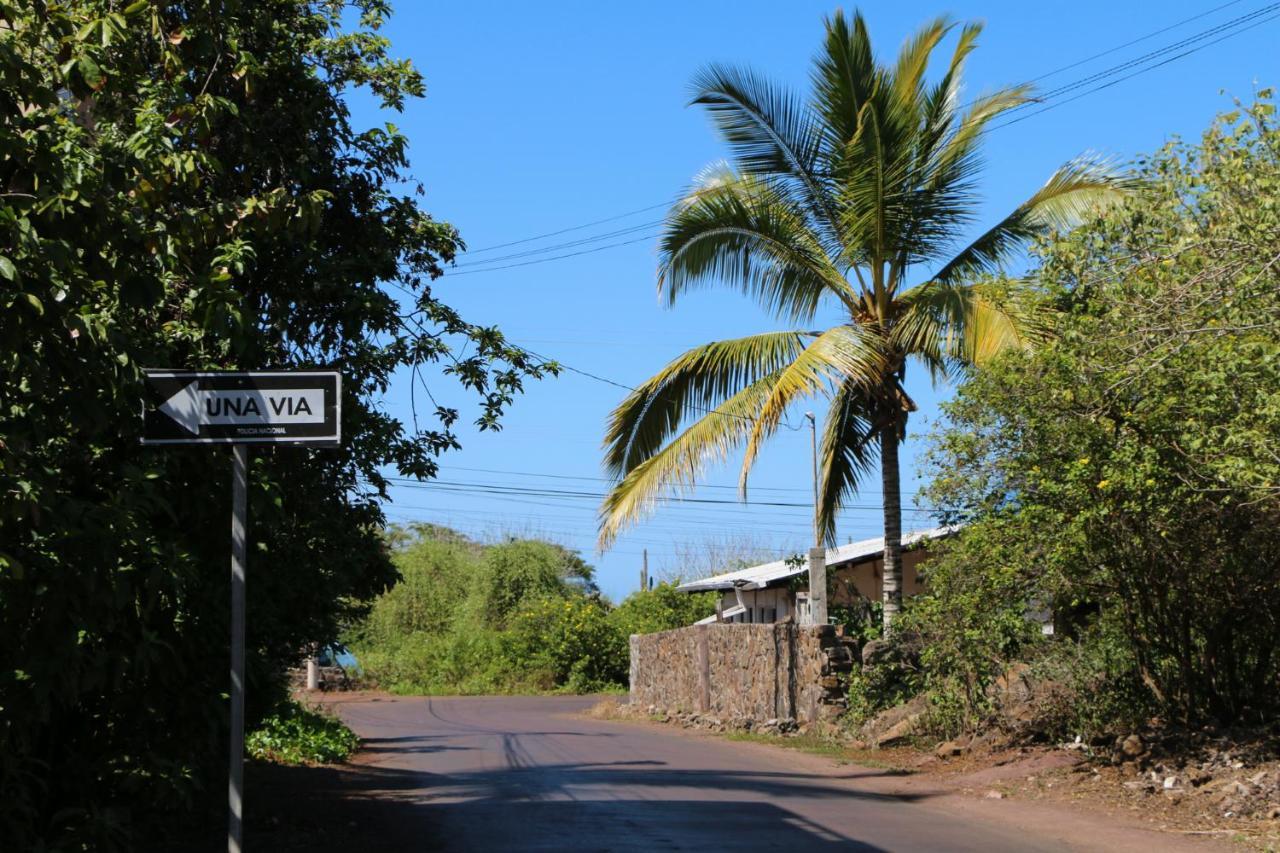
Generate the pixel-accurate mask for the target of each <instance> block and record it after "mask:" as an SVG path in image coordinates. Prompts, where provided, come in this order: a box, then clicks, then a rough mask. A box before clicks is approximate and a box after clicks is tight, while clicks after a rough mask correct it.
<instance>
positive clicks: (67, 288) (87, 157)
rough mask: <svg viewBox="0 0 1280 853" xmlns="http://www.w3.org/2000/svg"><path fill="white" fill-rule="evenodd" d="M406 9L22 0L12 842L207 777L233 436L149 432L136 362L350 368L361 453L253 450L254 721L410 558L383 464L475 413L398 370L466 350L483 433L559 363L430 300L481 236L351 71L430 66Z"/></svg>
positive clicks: (201, 792)
mask: <svg viewBox="0 0 1280 853" xmlns="http://www.w3.org/2000/svg"><path fill="white" fill-rule="evenodd" d="M350 6H354V7H355V9H356V10H358V14H355V15H350V14H347V9H348V7H350ZM386 14H387V5H386V4H385V3H384V2H381V0H357V2H355V3H354V4H349V3H336V2H330V0H265V1H264V2H255V3H245V2H239V0H225V2H224V0H173V2H163V3H161V2H139V3H131V4H128V5H126V4H123V3H117V2H108V0H74V2H67V3H57V4H49V3H43V2H35V0H16V2H8V3H2V4H0V19H3V20H2V21H0V113H2V114H3V119H2V120H0V186H3V187H4V192H3V195H2V196H0V401H2V403H0V494H3V495H4V499H3V501H2V502H0V836H2V837H4V839H5V845H6V846H7V847H11V848H13V849H31V848H32V847H34V846H36V845H37V844H44V845H46V846H52V847H55V848H76V849H78V848H81V847H85V848H92V849H110V848H112V847H115V846H128V841H127V839H128V838H129V833H130V832H131V831H135V832H136V833H137V834H141V835H144V836H145V835H147V834H148V826H149V824H148V821H150V819H151V818H152V817H153V816H154V815H156V814H157V813H161V812H168V813H176V812H181V811H183V810H186V809H189V808H191V807H192V806H193V805H194V804H195V803H197V802H200V803H212V802H215V801H216V798H213V797H209V796H207V792H208V790H214V789H216V788H217V786H218V784H220V783H218V782H217V779H218V777H219V774H220V773H221V772H223V769H224V768H223V766H222V759H223V751H224V749H225V739H226V728H227V721H226V701H225V699H223V698H222V695H223V694H224V693H225V691H226V676H225V673H226V666H225V657H224V655H225V649H226V645H227V635H228V621H229V620H228V615H227V609H228V608H227V600H228V593H227V583H228V581H227V567H226V560H227V519H226V516H227V511H228V502H229V495H228V488H227V478H228V461H227V458H226V455H225V453H222V452H217V451H215V450H212V449H206V450H185V451H184V450H167V449H152V448H143V447H141V446H140V445H139V440H138V439H139V430H140V427H141V419H140V418H139V417H138V409H139V400H141V399H142V396H143V375H142V368H143V366H155V367H158V366H168V367H174V368H209V369H217V368H247V369H251V368H261V367H267V366H271V367H308V366H311V367H314V366H326V367H332V368H335V369H338V370H340V371H341V372H342V374H343V376H344V383H343V389H344V394H345V397H344V400H343V415H344V419H343V424H342V432H343V436H344V443H343V446H342V448H340V449H336V450H325V451H311V450H306V449H300V448H289V447H279V448H262V449H258V450H255V451H254V453H253V460H252V474H251V488H250V496H249V502H250V537H251V551H250V559H249V576H250V581H249V590H250V593H249V602H248V606H249V613H248V624H249V625H250V626H251V627H250V632H249V642H250V643H251V646H250V649H249V654H248V660H249V662H250V671H249V673H248V696H249V701H250V707H249V709H248V711H249V715H250V717H251V719H252V718H254V717H256V716H260V715H261V714H262V713H264V712H265V711H266V710H268V709H269V708H270V707H271V703H272V701H274V699H275V698H276V696H277V691H278V686H279V684H280V681H279V679H280V673H281V671H282V669H283V668H284V666H285V665H286V664H287V663H289V662H290V661H291V660H292V659H294V658H296V656H297V655H298V652H299V650H300V649H303V648H305V647H307V646H308V645H310V644H312V643H324V642H328V641H331V640H333V639H334V637H335V636H336V634H337V633H338V631H339V629H340V626H341V625H342V624H343V623H345V622H347V621H349V620H351V619H354V618H356V617H357V616H358V615H359V614H360V607H359V606H358V605H357V604H356V602H360V601H363V600H367V599H368V598H369V597H371V596H372V595H374V594H375V593H376V592H377V591H378V590H380V589H382V588H384V587H386V586H387V585H389V584H390V583H391V582H392V581H393V580H394V572H393V569H392V567H391V564H390V562H389V560H388V558H387V554H386V553H385V551H384V549H383V548H382V547H381V543H380V540H379V534H378V531H379V530H380V528H381V523H382V513H381V511H380V509H379V502H380V498H381V497H382V496H384V495H385V484H386V481H385V479H384V476H385V473H386V472H388V471H395V472H397V473H398V474H400V475H404V476H415V477H427V476H431V475H432V474H433V473H434V472H435V470H436V457H437V456H438V455H439V454H440V453H442V452H445V451H448V450H450V449H452V448H454V447H456V446H457V439H456V436H455V435H454V434H453V432H452V431H451V425H452V424H453V423H454V422H455V421H456V419H457V418H458V417H459V416H460V415H459V413H458V412H457V411H454V410H450V409H439V410H437V411H436V412H435V413H434V415H435V416H434V417H430V413H428V418H427V419H426V421H425V422H424V423H423V425H422V427H421V428H420V427H418V426H417V424H416V423H415V425H414V426H413V427H409V426H407V425H405V424H403V423H401V422H399V421H398V420H396V419H394V418H392V417H390V416H388V415H387V414H386V413H385V412H384V411H383V409H382V408H381V407H380V406H379V404H378V401H379V399H380V398H381V396H382V394H383V392H384V391H385V390H386V388H387V386H388V383H389V382H390V381H391V380H392V377H393V376H395V375H396V374H397V373H398V372H400V371H401V370H402V369H403V370H409V369H411V368H414V367H415V366H416V365H422V364H433V363H436V362H439V361H444V362H446V363H447V364H448V365H449V367H448V372H449V373H451V374H452V376H453V379H454V380H456V381H458V382H460V383H461V384H462V385H464V386H465V387H467V388H469V389H470V390H471V391H472V392H474V393H475V395H476V396H477V400H478V404H479V408H480V413H479V423H480V425H481V426H482V427H485V428H487V427H490V426H493V425H495V424H496V422H497V419H498V417H499V416H500V414H501V412H502V411H503V409H504V407H505V406H506V405H507V404H508V403H509V402H510V401H511V400H512V399H513V397H514V395H515V394H516V393H517V392H518V391H519V390H520V388H521V385H522V381H523V380H524V379H525V378H526V377H529V376H536V375H539V374H540V373H541V371H542V367H541V366H540V365H539V364H537V363H533V362H530V361H529V360H528V357H527V356H526V355H525V354H524V353H523V351H521V350H518V349H515V348H513V347H509V346H507V345H506V344H505V343H504V341H503V339H502V336H501V335H500V334H499V333H498V332H497V331H496V330H493V329H481V328H476V327H473V326H471V325H470V324H468V323H466V322H465V321H464V320H463V319H462V318H461V317H459V316H458V315H457V314H456V313H455V312H454V311H452V310H451V309H450V308H449V307H448V306H447V305H444V304H443V303H441V302H439V301H438V300H437V299H436V297H435V296H434V294H433V291H432V289H431V286H430V282H431V280H432V279H433V278H435V277H436V276H438V275H439V274H440V272H441V268H442V264H444V263H447V262H449V261H450V260H451V259H452V257H453V255H454V252H455V251H456V249H457V247H458V245H459V243H458V236H457V234H456V233H455V231H454V229H453V228H451V227H450V226H449V225H447V224H444V223H441V222H437V221H435V220H433V219H432V218H431V217H430V216H428V215H427V214H426V213H425V212H423V211H422V210H421V209H420V208H419V207H418V203H417V200H416V198H415V196H414V195H413V194H411V193H412V192H413V190H412V187H413V186H414V185H413V183H412V181H411V180H410V175H409V172H408V163H407V161H406V159H405V152H406V148H407V140H406V139H405V138H404V137H403V136H402V135H401V134H400V133H399V132H398V131H397V130H396V129H395V128H394V127H393V126H391V125H386V126H384V127H374V128H362V127H355V126H353V125H352V122H351V114H350V112H349V109H348V107H347V103H348V99H349V97H351V96H352V95H353V94H354V93H355V92H356V90H358V89H362V88H363V89H367V90H368V91H371V92H372V93H373V95H374V96H375V97H376V98H377V99H378V100H379V101H380V102H381V103H382V105H384V106H385V107H389V108H393V109H398V108H400V107H402V106H403V105H404V104H405V103H406V102H407V101H408V99H410V98H416V97H419V96H420V95H421V94H422V91H423V84H422V80H421V78H420V77H419V75H418V73H417V72H416V71H414V70H413V69H412V68H411V67H410V66H409V65H408V64H407V63H405V62H401V61H398V60H395V59H393V58H391V57H390V56H389V55H388V43H387V40H386V39H385V37H384V36H383V35H382V34H381V33H380V27H381V25H382V24H383V22H384V19H385V17H386ZM405 187H409V188H410V189H409V190H408V191H407V192H408V193H410V194H406V190H404V189H403V188H405ZM387 284H391V285H394V286H395V287H398V288H401V289H402V290H403V291H405V292H406V293H408V294H409V297H408V298H409V299H410V300H411V302H412V304H410V305H408V306H407V307H402V306H401V304H400V303H399V301H398V300H397V298H393V297H392V296H390V295H389V294H388V292H387V291H386V290H385V286H386V285H387ZM464 342H465V343H467V344H468V346H467V347H466V348H465V352H466V354H465V355H451V353H454V352H455V351H456V352H462V350H463V348H462V347H461V346H460V345H461V344H463V343H464ZM451 381H453V380H451ZM366 484H367V485H366ZM220 649H221V650H224V651H223V652H222V653H221V654H220V653H219V651H218V650H220ZM121 839H125V840H123V841H122V840H121Z"/></svg>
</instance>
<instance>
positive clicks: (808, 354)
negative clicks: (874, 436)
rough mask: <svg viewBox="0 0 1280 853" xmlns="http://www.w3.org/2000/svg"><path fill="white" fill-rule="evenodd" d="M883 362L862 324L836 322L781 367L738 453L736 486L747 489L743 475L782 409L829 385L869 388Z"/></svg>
mask: <svg viewBox="0 0 1280 853" xmlns="http://www.w3.org/2000/svg"><path fill="white" fill-rule="evenodd" d="M886 364H887V360H886V357H885V352H884V347H883V340H882V338H881V337H880V336H879V335H877V334H874V333H870V332H868V331H867V330H865V329H863V328H862V327H861V326H856V325H841V326H835V327H834V328H831V329H828V330H827V331H825V332H823V333H822V334H821V335H818V336H817V337H816V338H814V339H813V341H812V342H810V344H809V345H808V346H807V347H805V349H804V351H803V352H801V353H800V354H799V355H797V356H796V358H795V360H794V361H792V362H791V363H790V364H788V365H787V366H786V367H784V368H783V369H782V370H780V371H779V372H778V374H777V379H776V380H775V381H774V382H773V385H772V387H771V388H770V389H769V394H768V397H767V398H766V399H765V400H764V402H763V403H762V404H761V407H760V414H759V416H758V417H757V418H756V421H755V425H754V426H753V427H752V429H751V435H750V438H748V440H747V446H746V449H745V450H744V452H743V455H742V470H741V473H740V474H739V480H738V485H739V488H740V489H741V493H742V495H743V496H744V497H745V496H746V493H747V477H748V475H749V474H750V471H751V467H752V465H754V464H755V460H756V457H757V456H758V455H759V452H760V448H761V446H762V445H763V443H764V442H765V440H767V439H768V438H769V437H770V436H771V435H773V433H774V432H775V431H776V430H777V428H778V424H779V423H780V422H781V420H782V417H783V415H784V414H786V411H787V408H788V407H789V406H790V405H791V404H792V403H794V402H796V401H797V400H800V399H802V398H804V397H811V396H814V395H816V394H819V393H822V392H824V391H826V390H828V389H829V388H831V387H834V386H843V385H848V384H860V385H862V386H863V387H865V388H873V387H875V386H877V385H879V384H880V382H881V380H882V378H883V377H884V374H885V370H886Z"/></svg>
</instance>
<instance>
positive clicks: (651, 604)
mask: <svg viewBox="0 0 1280 853" xmlns="http://www.w3.org/2000/svg"><path fill="white" fill-rule="evenodd" d="M716 598H717V594H716V593H713V592H700V593H694V594H693V595H690V594H688V593H684V592H679V591H678V590H676V585H675V584H673V583H665V582H664V583H660V584H658V585H657V586H655V587H654V588H653V589H645V590H638V591H636V592H633V593H631V595H629V596H627V597H626V599H624V600H623V602H622V603H621V604H619V605H618V606H617V607H616V608H614V610H613V611H612V612H611V613H610V614H609V619H610V620H611V621H612V622H613V624H614V625H616V626H617V628H618V631H619V632H620V633H621V634H622V636H623V637H630V636H631V635H632V634H653V633H655V632H657V631H669V630H671V629H672V628H683V627H685V626H686V625H692V624H693V623H694V622H697V621H698V620H699V619H702V618H704V617H707V616H710V615H711V614H712V613H715V612H716Z"/></svg>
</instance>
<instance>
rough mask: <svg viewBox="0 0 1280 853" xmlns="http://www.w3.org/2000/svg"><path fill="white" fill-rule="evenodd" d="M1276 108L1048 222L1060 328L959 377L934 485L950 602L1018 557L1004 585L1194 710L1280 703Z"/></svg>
mask: <svg viewBox="0 0 1280 853" xmlns="http://www.w3.org/2000/svg"><path fill="white" fill-rule="evenodd" d="M1274 120H1275V109H1274V106H1273V103H1272V100H1271V92H1270V90H1263V91H1262V92H1260V97H1259V100H1258V101H1257V102H1256V103H1255V104H1253V105H1251V106H1247V107H1241V108H1240V109H1237V110H1234V111H1232V112H1231V113H1228V114H1227V115H1225V116H1223V117H1221V118H1220V120H1219V121H1217V122H1215V124H1214V125H1213V126H1212V127H1211V128H1210V129H1209V130H1208V131H1207V132H1206V133H1205V134H1204V136H1203V139H1202V140H1201V141H1200V143H1199V144H1198V145H1189V144H1183V143H1172V144H1170V145H1169V146H1167V147H1166V148H1164V149H1163V150H1161V151H1159V152H1158V153H1157V154H1155V155H1153V156H1151V157H1149V158H1145V159H1144V160H1142V161H1140V163H1139V169H1140V177H1141V178H1142V179H1143V180H1144V183H1145V184H1146V185H1147V187H1148V189H1147V190H1146V191H1144V192H1143V193H1142V194H1140V195H1139V196H1137V197H1135V198H1134V199H1132V200H1131V201H1130V202H1129V203H1128V204H1126V205H1125V206H1124V207H1122V208H1119V209H1116V210H1113V211H1110V212H1109V213H1108V214H1106V215H1105V216H1103V217H1100V218H1099V219H1098V220H1096V221H1094V222H1091V223H1089V224H1088V225H1086V226H1084V227H1082V228H1080V229H1077V230H1076V231H1074V232H1072V233H1071V234H1070V235H1064V236H1060V237H1059V238H1058V239H1056V240H1054V241H1052V242H1050V243H1048V244H1047V245H1046V246H1045V247H1044V249H1043V262H1042V264H1041V266H1040V269H1039V270H1038V271H1037V273H1036V277H1037V278H1038V280H1039V282H1040V285H1041V287H1042V288H1043V290H1044V291H1045V292H1046V294H1047V295H1048V296H1049V297H1050V298H1052V299H1053V301H1054V302H1055V303H1056V304H1057V306H1058V308H1059V309H1060V312H1059V313H1058V315H1057V317H1058V328H1057V330H1056V332H1057V334H1056V335H1055V336H1054V339H1053V340H1052V341H1051V342H1050V343H1049V344H1047V345H1045V346H1044V347H1042V348H1040V349H1039V350H1038V351H1036V352H1034V353H1030V354H1025V353H1016V354H1009V355H1007V356H1005V357H1003V358H1001V359H999V360H997V361H996V362H995V363H993V364H991V365H989V366H988V367H987V368H985V369H984V370H982V371H979V372H978V373H977V374H976V375H975V376H974V377H973V378H972V379H971V380H970V381H969V382H967V383H966V384H965V385H963V386H962V387H961V389H960V392H959V394H958V395H957V398H956V399H955V401H954V402H953V403H951V404H949V405H948V407H947V415H948V418H949V423H948V425H947V426H946V428H945V429H943V430H942V431H941V432H940V433H938V435H937V437H936V439H935V444H934V450H933V455H932V465H931V467H932V469H933V474H934V477H933V485H932V487H931V489H930V491H929V497H930V499H931V501H932V502H933V503H935V504H937V505H939V506H942V507H944V508H945V509H946V510H947V520H949V521H957V522H968V523H969V526H968V527H967V529H966V530H965V532H964V534H963V538H964V542H965V544H964V547H962V548H959V549H956V550H954V551H950V552H949V551H947V550H945V549H944V551H943V554H942V556H941V558H940V560H941V563H940V566H941V568H942V569H943V570H944V571H945V573H946V575H948V576H949V577H951V579H952V581H953V583H951V584H949V585H948V586H946V587H939V588H937V589H935V590H931V592H930V594H929V595H930V597H937V596H947V597H946V598H943V599H941V600H939V601H938V602H937V605H938V606H937V607H936V608H934V609H935V615H937V616H938V617H940V618H944V617H945V618H947V619H951V620H954V621H955V622H957V623H958V624H957V627H956V629H955V630H956V631H959V630H960V629H961V628H962V627H963V625H964V624H965V621H966V620H965V619H962V618H961V619H957V618H956V616H955V615H954V614H956V613H958V612H965V611H967V612H970V613H975V614H976V612H977V610H976V609H977V608H979V607H982V603H981V602H980V601H972V600H969V601H966V600H965V598H964V597H963V596H960V595H950V594H949V593H950V592H957V591H958V592H963V590H964V589H966V588H972V586H973V585H972V583H971V582H970V581H966V580H964V576H965V575H967V574H980V573H983V572H986V573H988V575H987V576H988V577H990V578H993V579H994V578H997V577H999V576H1001V575H1004V576H1006V577H1007V578H1008V579H1009V583H1008V584H1006V585H1005V589H1006V592H1005V593H1004V594H1002V595H1001V596H1000V599H1001V601H1003V602H1019V601H1021V602H1026V603H1032V602H1038V603H1039V604H1041V605H1048V604H1052V605H1053V606H1054V608H1055V610H1056V611H1057V614H1058V618H1059V621H1060V624H1061V627H1064V628H1066V629H1068V633H1070V634H1072V635H1079V636H1081V637H1083V638H1084V643H1083V646H1082V650H1081V655H1082V657H1084V658H1087V657H1088V655H1087V654H1086V653H1087V652H1089V651H1090V650H1091V649H1096V648H1099V647H1103V648H1110V649H1112V650H1114V651H1115V652H1116V653H1110V652H1109V653H1108V655H1107V656H1106V657H1107V658H1108V659H1109V661H1110V663H1109V664H1108V665H1110V666H1116V665H1117V662H1119V663H1120V664H1122V665H1123V669H1122V670H1121V671H1118V672H1112V673H1110V674H1107V673H1103V675H1109V676H1110V678H1111V679H1112V681H1111V682H1110V683H1111V684H1113V685H1121V684H1128V685H1137V686H1139V690H1140V692H1141V693H1143V694H1145V696H1146V699H1145V703H1143V704H1142V705H1139V706H1138V707H1137V710H1139V711H1143V710H1146V709H1147V708H1151V709H1154V711H1155V712H1156V713H1158V714H1159V715H1160V716H1162V717H1163V718H1164V719H1166V720H1174V721H1179V722H1182V723H1188V724H1192V723H1197V722H1201V721H1204V720H1217V721H1218V722H1220V723H1223V724H1228V723H1236V722H1256V721H1258V720H1265V719H1268V718H1270V719H1274V716H1273V715H1274V713H1275V712H1276V710H1277V708H1278V702H1280V698H1278V697H1280V656H1277V654H1276V651H1275V650H1276V648H1277V644H1278V643H1280V615H1278V614H1280V571H1278V568H1280V487H1278V486H1277V484H1278V483H1280V454H1278V453H1277V449H1278V448H1280V249H1278V246H1280V243H1278V242H1277V240H1278V239H1280V208H1278V207H1277V205H1276V203H1275V199H1276V197H1277V191H1278V190H1280V130H1277V129H1276V127H1275V124H1274ZM983 561H985V562H986V568H982V567H980V565H979V564H980V563H981V562H983ZM954 581H960V583H958V584H957V583H954ZM1015 588H1016V589H1017V590H1019V592H1015V591H1014V590H1015ZM987 609H988V610H991V611H994V610H997V609H999V608H998V607H990V605H988V606H987ZM948 613H951V614H953V615H952V616H950V617H947V616H946V614H948ZM989 618H990V617H989V616H984V617H981V618H980V619H976V620H968V621H969V623H970V625H973V624H977V623H978V622H982V621H987V622H988V623H989ZM934 621H935V627H937V626H941V627H943V628H945V625H946V623H945V621H938V620H934ZM953 633H954V632H953ZM989 640H990V638H988V642H989ZM1066 642H1071V641H1066ZM971 647H972V644H971ZM1100 659H1101V658H1100ZM987 671H988V673H990V672H991V669H990V668H989V667H988V670H987ZM1126 689H1128V688H1126ZM1086 698H1087V697H1086ZM1123 710H1124V709H1123V708H1117V709H1112V710H1111V711H1109V712H1108V713H1119V712H1120V711H1123ZM1128 710H1129V711H1130V712H1132V711H1133V710H1135V708H1134V706H1132V705H1131V706H1130V708H1129V709H1128ZM1145 716H1148V717H1149V716H1150V714H1146V715H1145Z"/></svg>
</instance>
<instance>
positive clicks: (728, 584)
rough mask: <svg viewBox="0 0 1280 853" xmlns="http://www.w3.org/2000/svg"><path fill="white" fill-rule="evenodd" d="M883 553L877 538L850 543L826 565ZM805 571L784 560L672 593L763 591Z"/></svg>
mask: <svg viewBox="0 0 1280 853" xmlns="http://www.w3.org/2000/svg"><path fill="white" fill-rule="evenodd" d="M957 530H959V527H957V526H954V525H952V526H949V527H934V528H932V529H930V530H919V531H916V532H914V533H908V534H906V535H904V536H903V537H902V545H903V547H904V548H905V547H906V546H908V545H914V544H916V543H917V542H920V541H921V540H924V539H940V538H942V537H943V536H949V535H950V534H952V533H954V532H956V531H957ZM883 551H884V537H883V536H877V537H876V538H875V539H863V540H862V541H861V542H850V543H849V544H848V545H841V546H839V547H838V548H828V549H827V565H828V566H839V565H841V564H844V563H852V562H855V561H858V560H865V559H867V558H868V557H876V556H879V555H880V554H881V553H883ZM808 571H809V562H808V560H807V559H805V558H804V555H801V559H800V561H799V563H798V564H797V563H790V564H789V563H788V562H787V561H786V560H775V561H774V562H772V563H763V564H761V565H759V566H752V567H750V568H747V569H739V570H738V571H736V572H726V573H725V574H723V575H715V576H713V577H709V578H702V579H700V580H695V581H689V582H688V583H682V584H680V585H679V586H678V587H676V589H678V590H680V591H681V592H703V591H705V590H713V589H721V590H723V589H733V588H734V587H735V586H738V587H741V588H742V589H764V588H765V587H768V586H771V585H773V584H776V583H777V582H779V581H783V580H788V579H790V578H793V577H795V576H796V575H802V574H805V573H806V572H808Z"/></svg>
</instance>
